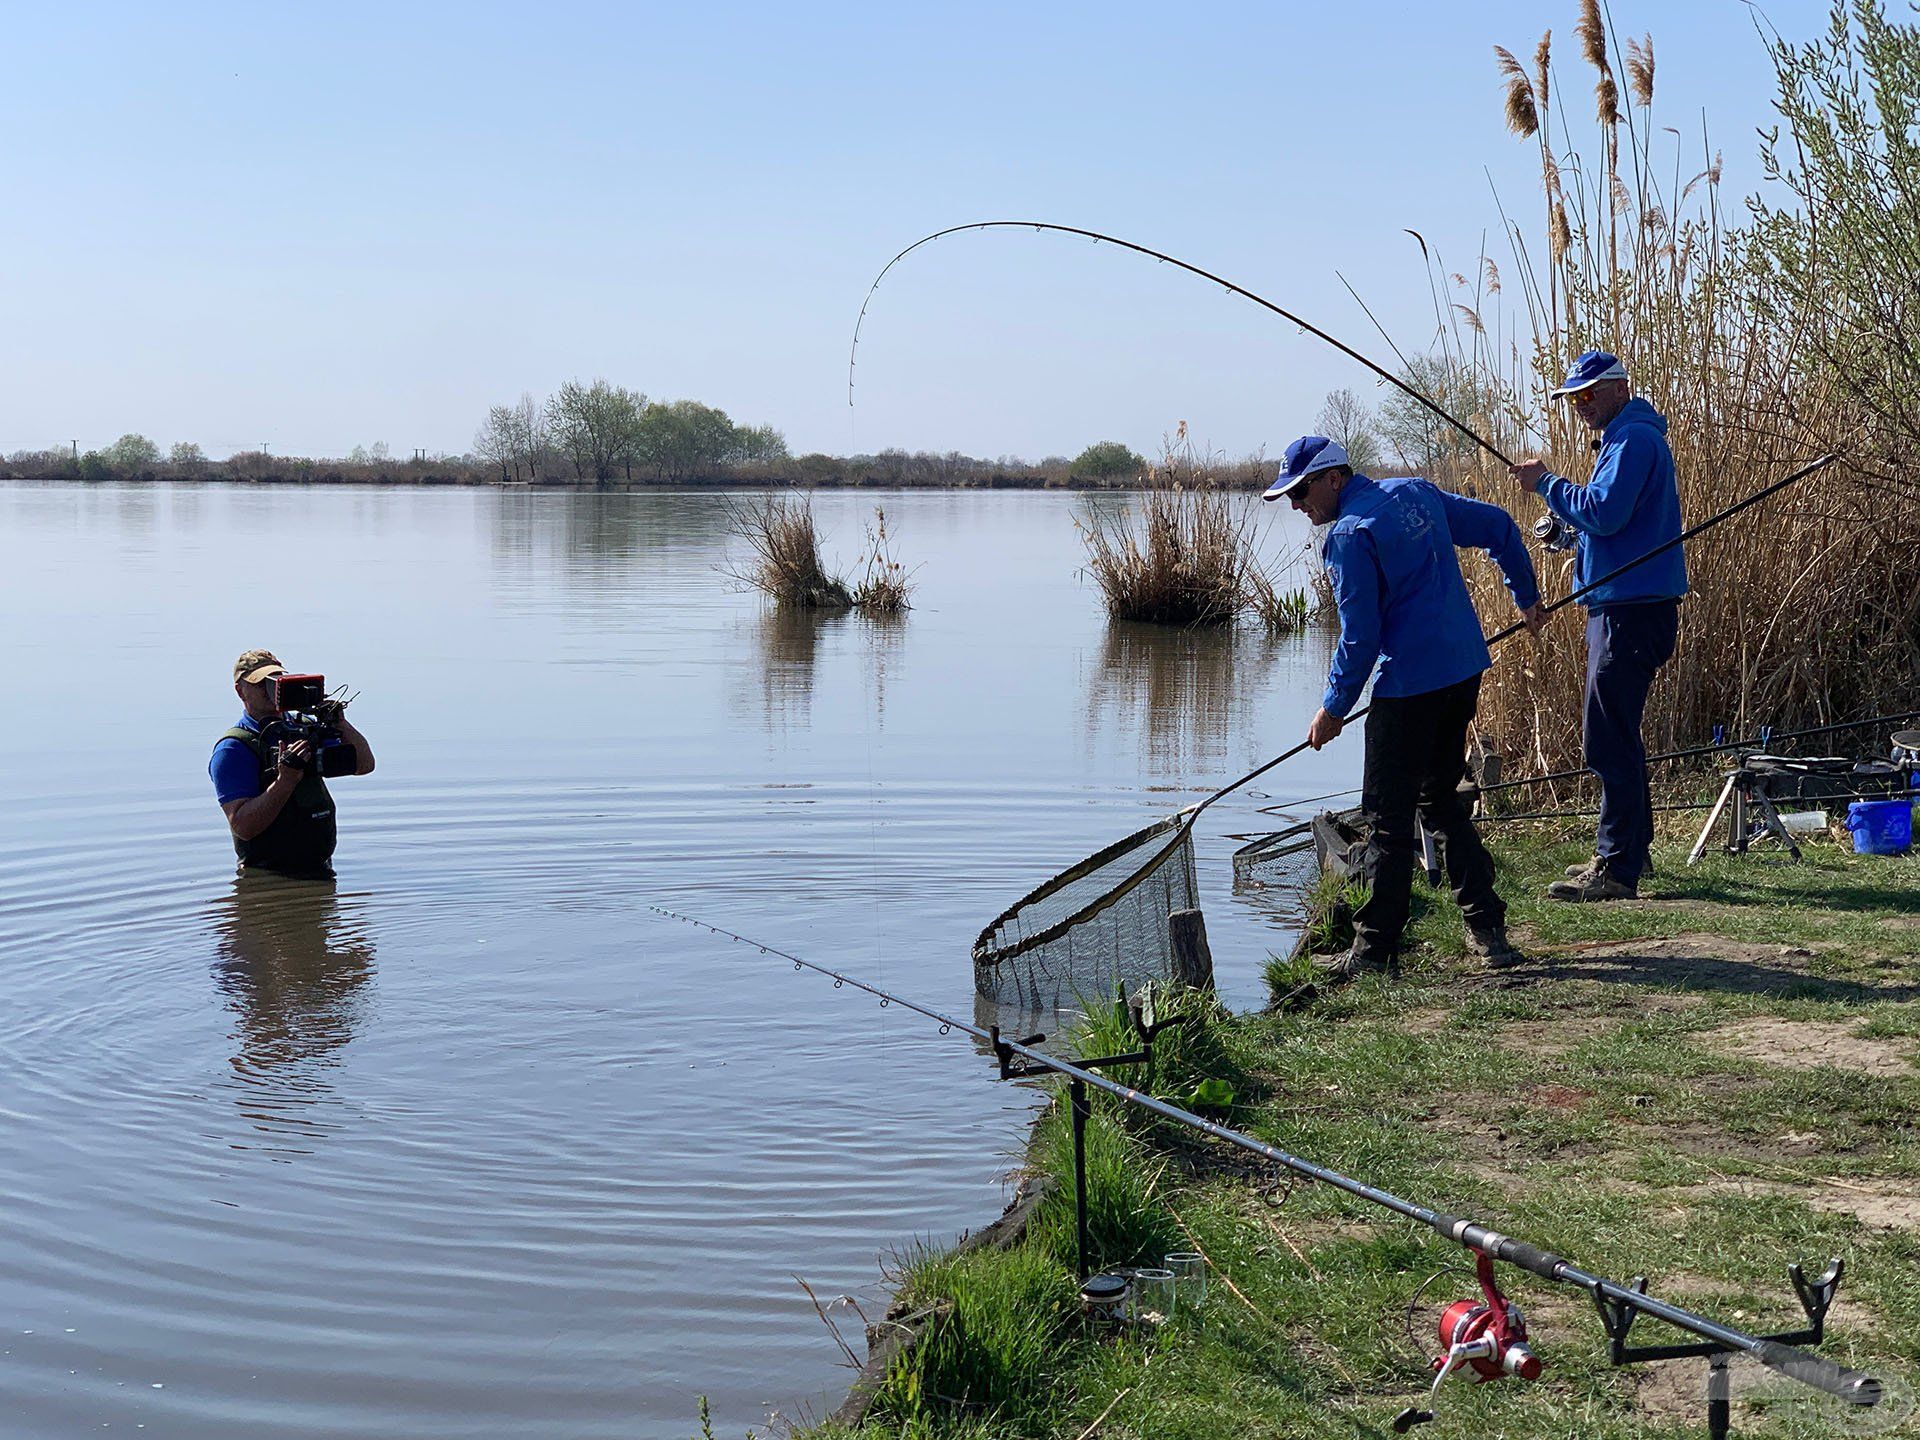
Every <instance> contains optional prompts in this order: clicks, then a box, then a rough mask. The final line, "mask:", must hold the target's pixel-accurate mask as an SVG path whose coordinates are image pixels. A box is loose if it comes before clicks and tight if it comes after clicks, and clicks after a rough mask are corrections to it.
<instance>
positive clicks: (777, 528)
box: [723, 491, 853, 610]
mask: <svg viewBox="0 0 1920 1440" xmlns="http://www.w3.org/2000/svg"><path fill="white" fill-rule="evenodd" d="M727 534H728V535H729V536H730V537H732V538H733V539H734V540H736V541H738V542H739V544H740V545H741V547H742V549H743V550H744V552H745V553H744V554H743V555H736V556H733V557H730V558H729V559H728V561H727V563H726V565H725V566H724V567H723V568H724V569H725V573H727V574H729V575H731V576H732V577H733V578H734V579H736V580H738V581H740V582H741V583H742V584H745V585H748V586H750V587H752V588H753V589H755V590H758V591H759V592H760V593H761V594H762V595H765V596H766V597H767V598H768V599H770V600H772V601H773V602H774V603H775V604H776V605H791V606H794V607H795V608H797V609H802V610H845V609H849V608H851V606H852V605H853V591H852V590H851V589H849V588H848V586H847V582H846V580H845V578H844V577H842V576H840V575H836V574H834V573H832V572H831V571H829V570H828V569H827V567H826V562H825V561H824V560H823V559H822V557H821V554H820V535H819V532H818V530H816V529H815V527H814V523H813V502H812V500H811V499H809V498H808V497H807V496H805V495H801V494H795V493H793V492H791V491H787V492H775V493H773V494H769V495H757V496H753V497H751V498H747V499H739V500H729V501H728V503H727Z"/></svg>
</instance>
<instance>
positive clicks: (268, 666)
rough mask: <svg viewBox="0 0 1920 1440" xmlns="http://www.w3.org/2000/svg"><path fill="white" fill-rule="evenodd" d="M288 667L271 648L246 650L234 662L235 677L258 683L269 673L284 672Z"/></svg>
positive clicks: (249, 682) (250, 682)
mask: <svg viewBox="0 0 1920 1440" xmlns="http://www.w3.org/2000/svg"><path fill="white" fill-rule="evenodd" d="M286 668H287V667H286V666H284V665H282V664H281V663H280V661H279V659H278V658H277V657H276V656H275V655H274V653H273V652H272V651H271V650H245V651H242V652H241V654H240V658H239V659H238V660H236V661H234V662H233V678H234V679H236V680H244V681H246V682H247V684H249V685H257V684H259V683H260V682H261V681H262V680H265V679H266V678H267V677H268V676H269V675H281V674H284V673H285V672H286Z"/></svg>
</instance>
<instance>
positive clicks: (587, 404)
mask: <svg viewBox="0 0 1920 1440" xmlns="http://www.w3.org/2000/svg"><path fill="white" fill-rule="evenodd" d="M1153 468H1154V467H1153V466H1152V465H1151V464H1149V462H1148V461H1147V460H1145V459H1144V458H1142V457H1141V456H1140V455H1138V454H1136V453H1135V452H1134V451H1133V450H1131V449H1129V448H1128V447H1127V446H1126V445H1124V444H1122V443H1120V442H1119V441H1117V440H1102V441H1098V442H1096V443H1094V444H1092V445H1089V446H1087V447H1086V449H1084V450H1082V451H1081V452H1080V454H1079V455H1077V456H1075V457H1073V458H1072V459H1069V458H1067V457H1066V456H1063V455H1050V456H1047V457H1045V458H1043V459H1041V460H1038V461H1027V460H1021V459H1018V458H1015V457H1013V456H1007V455H1003V456H1000V457H998V458H996V459H983V458H979V457H976V456H971V455H964V454H962V453H961V452H959V451H957V450H949V451H945V452H937V451H928V450H914V451H908V450H903V449H887V450H882V451H880V452H878V453H877V454H863V455H826V454H820V453H813V454H804V455H794V454H792V453H791V452H790V451H789V449H788V447H787V442H786V438H785V437H784V436H783V435H781V433H780V432H779V431H778V430H776V429H774V428H773V427H772V426H771V425H738V424H736V423H734V421H733V420H732V419H731V418H730V417H729V416H728V415H727V413H726V412H725V411H724V410H719V409H716V408H715V407H713V406H711V405H703V404H700V403H699V402H698V401H694V400H671V401H667V400H649V399H648V398H647V397H646V396H645V395H643V394H640V393H639V392H637V391H633V390H628V389H625V388H623V387H620V386H617V385H612V384H609V383H608V382H607V381H605V380H595V381H593V382H592V383H590V384H588V383H583V382H581V381H577V380H570V381H568V382H567V383H566V384H564V385H562V386H561V387H560V388H559V390H557V391H556V392H555V393H554V394H553V395H552V396H551V397H549V398H548V399H546V400H540V399H538V398H536V397H535V396H533V395H531V394H523V395H522V396H521V397H520V398H519V399H518V400H517V401H514V402H513V403H511V404H506V405H495V406H493V407H492V408H491V409H489V410H488V412H487V417H486V420H485V421H484V422H483V423H482V424H481V426H480V429H479V431H478V433H477V434H476V435H475V436H474V442H473V449H472V451H471V452H469V453H467V454H464V455H446V454H428V453H426V452H424V451H416V452H414V453H413V454H412V455H411V456H410V457H409V458H406V459H398V458H396V457H395V456H394V455H393V454H392V452H391V451H390V449H389V448H388V446H387V445H386V444H385V443H384V442H380V441H375V442H373V443H372V444H367V445H356V446H354V447H353V449H352V450H351V451H349V452H348V453H347V454H346V455H344V456H341V457H338V458H327V457H317V456H298V455H274V454H269V453H268V452H267V451H266V450H264V449H258V450H243V451H240V452H238V453H236V454H233V455H230V456H228V457H227V458H226V459H224V460H212V459H209V458H208V457H207V454H206V452H205V451H204V450H203V449H202V448H201V447H200V446H198V445H196V444H194V443H193V442H191V441H181V442H180V443H179V444H176V445H174V446H172V447H171V448H170V449H167V450H162V449H161V447H160V446H159V445H157V444H155V443H154V442H153V441H152V440H150V439H148V438H147V437H146V436H144V435H138V434H127V435H122V436H121V437H120V438H119V439H118V440H116V441H114V442H113V444H111V445H108V446H106V447H104V448H102V449H99V450H85V451H82V450H79V449H78V448H77V447H71V448H56V449H49V450H16V451H14V452H13V453H12V454H10V455H7V456H6V457H5V458H4V461H0V478H9V479H31V480H78V481H151V480H230V481H248V482H259V483H290V484H400V485H435V484H439V485H486V484H495V485H498V484H516V485H569V486H581V485H590V486H593V487H595V488H619V487H625V486H629V485H780V484H786V485H802V486H817V487H839V486H865V487H874V488H889V489H890V488H915V487H927V488H947V487H951V488H978V489H1041V488H1049V489H1124V488H1127V487H1130V486H1133V485H1137V484H1139V483H1141V481H1142V480H1143V479H1145V478H1146V477H1147V476H1148V475H1149V474H1150V473H1151V472H1152V470H1153ZM1271 469H1272V465H1271V464H1270V463H1268V462H1264V461H1262V460H1260V459H1259V458H1258V457H1249V458H1248V459H1246V460H1244V461H1241V462H1238V463H1234V464H1224V465H1220V466H1218V467H1217V468H1216V473H1217V474H1218V475H1219V476H1220V477H1221V478H1223V479H1225V480H1226V482H1227V483H1229V484H1230V485H1232V486H1234V487H1235V488H1241V489H1257V488H1259V487H1260V486H1261V485H1263V484H1265V483H1266V481H1267V480H1268V479H1270V478H1271V476H1270V474H1268V472H1269V471H1271Z"/></svg>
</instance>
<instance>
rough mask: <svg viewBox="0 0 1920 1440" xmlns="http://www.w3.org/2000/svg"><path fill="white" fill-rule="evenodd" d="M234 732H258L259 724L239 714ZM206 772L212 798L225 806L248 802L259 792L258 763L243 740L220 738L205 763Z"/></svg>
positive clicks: (248, 716)
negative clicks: (240, 801)
mask: <svg viewBox="0 0 1920 1440" xmlns="http://www.w3.org/2000/svg"><path fill="white" fill-rule="evenodd" d="M234 729H236V730H251V731H252V732H253V733H254V734H256V735H258V734H259V733H260V722H259V721H258V720H256V719H254V718H253V717H252V716H251V715H247V714H242V715H241V717H240V718H239V720H237V721H236V722H235V723H234ZM207 773H208V774H209V775H211V776H212V777H213V796H214V799H216V800H218V801H219V802H220V804H221V805H222V806H223V807H224V806H227V805H231V804H232V803H233V802H234V801H235V800H251V799H252V798H253V797H254V796H256V795H258V794H259V793H260V791H261V789H262V786H261V784H260V762H259V761H258V760H256V759H254V756H253V751H252V750H250V749H248V748H247V743H246V742H245V741H244V740H235V739H232V738H231V737H229V738H227V739H223V740H221V741H220V743H219V744H217V745H215V746H214V747H213V758H212V759H211V760H209V761H208V762H207Z"/></svg>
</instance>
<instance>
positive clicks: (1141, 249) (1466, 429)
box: [847, 220, 1513, 468]
mask: <svg viewBox="0 0 1920 1440" xmlns="http://www.w3.org/2000/svg"><path fill="white" fill-rule="evenodd" d="M969 230H1033V231H1037V232H1040V233H1043V234H1045V233H1051V234H1055V235H1078V236H1080V237H1081V238H1082V239H1085V240H1091V241H1093V242H1094V243H1095V244H1097V245H1112V246H1114V247H1115V248H1117V249H1120V250H1131V251H1132V252H1133V253H1134V254H1136V255H1145V256H1146V257H1147V258H1148V259H1150V260H1158V261H1159V262H1160V263H1161V264H1162V265H1172V266H1174V267H1175V268H1177V269H1180V270H1184V271H1186V272H1187V273H1188V274H1189V275H1198V276H1199V277H1200V278H1201V279H1202V280H1206V281H1209V282H1211V283H1212V284H1215V285H1218V286H1219V287H1220V288H1221V289H1223V290H1225V291H1227V292H1228V293H1229V294H1232V295H1238V296H1239V297H1240V298H1241V299H1243V300H1251V301H1252V302H1253V303H1254V304H1256V305H1258V306H1260V307H1261V308H1262V309H1264V310H1270V311H1272V312H1273V313H1274V314H1275V315H1278V316H1279V317H1280V318H1281V319H1282V320H1287V321H1291V322H1292V323H1293V324H1295V325H1297V326H1299V327H1300V328H1301V329H1302V330H1304V331H1306V332H1307V334H1309V335H1311V336H1313V337H1314V338H1315V339H1316V340H1324V341H1325V342H1326V343H1327V344H1329V345H1331V346H1333V348H1334V349H1336V350H1338V351H1339V352H1340V353H1341V354H1342V355H1345V356H1346V357H1348V358H1349V359H1351V360H1357V361H1359V362H1360V363H1361V364H1362V365H1364V366H1366V367H1367V369H1369V370H1371V371H1372V372H1373V373H1374V374H1375V375H1378V376H1379V377H1380V378H1381V379H1382V380H1384V381H1386V382H1387V384H1389V385H1391V386H1393V387H1394V388H1395V389H1397V390H1399V391H1401V392H1402V393H1404V394H1405V395H1407V396H1408V397H1409V398H1410V399H1413V400H1416V401H1418V402H1419V403H1420V404H1421V405H1423V406H1425V407H1426V408H1427V409H1429V410H1431V411H1432V412H1433V413H1434V414H1435V415H1438V416H1439V417H1440V418H1441V419H1442V420H1444V421H1446V422H1447V424H1449V425H1451V426H1452V427H1453V428H1454V429H1456V430H1458V431H1459V432H1460V433H1461V434H1462V435H1464V436H1466V437H1467V439H1469V440H1471V441H1472V442H1473V443H1474V444H1475V445H1478V446H1479V447H1480V448H1481V449H1482V450H1484V451H1486V452H1487V453H1488V454H1489V455H1491V456H1492V457H1493V458H1494V459H1496V460H1498V461H1499V462H1500V463H1501V464H1502V465H1505V466H1507V467H1509V468H1511V467H1512V465H1513V461H1511V460H1510V459H1508V458H1507V457H1506V456H1505V455H1504V454H1502V453H1501V451H1500V449H1499V447H1498V446H1496V445H1495V444H1494V443H1493V442H1492V441H1491V440H1489V439H1487V438H1486V437H1485V436H1484V435H1481V434H1480V433H1479V432H1478V431H1476V430H1474V429H1473V428H1472V427H1471V426H1469V425H1467V424H1466V422H1465V421H1462V420H1459V419H1456V418H1455V417H1454V416H1452V415H1451V414H1449V413H1448V412H1447V411H1446V410H1444V409H1442V408H1441V406H1440V404H1439V403H1438V402H1437V401H1435V400H1434V399H1432V398H1431V397H1430V396H1427V395H1424V394H1422V393H1421V392H1420V391H1419V390H1418V389H1416V388H1415V387H1414V386H1412V385H1409V384H1408V383H1407V382H1406V381H1405V380H1402V379H1401V378H1400V377H1399V376H1398V375H1395V374H1394V373H1393V372H1392V371H1390V370H1388V369H1386V368H1385V367H1384V366H1382V365H1380V364H1378V363H1376V362H1375V361H1373V360H1370V359H1368V358H1367V357H1366V356H1365V355H1362V354H1361V353H1360V352H1359V351H1358V350H1356V349H1354V348H1353V347H1352V346H1351V345H1348V344H1347V343H1346V342H1345V341H1342V340H1338V339H1335V338H1334V337H1333V336H1332V335H1329V334H1328V333H1327V332H1326V331H1325V330H1322V329H1321V328H1320V327H1319V326H1318V325H1315V324H1314V323H1313V322H1312V321H1310V320H1304V319H1302V318H1301V317H1300V316H1298V315H1296V314H1294V313H1293V311H1291V310H1288V309H1285V308H1283V307H1282V306H1279V305H1276V304H1274V303H1273V301H1271V300H1269V299H1267V298H1266V297H1265V296H1264V295H1256V294H1255V293H1254V292H1253V291H1251V290H1249V289H1247V287H1246V286H1244V285H1236V284H1234V282H1233V281H1231V280H1228V279H1226V278H1225V277H1223V276H1220V275H1216V274H1214V273H1213V272H1212V271H1211V270H1203V269H1201V268H1200V267H1199V266H1198V265H1192V264H1189V263H1188V262H1187V261H1185V260H1181V259H1178V258H1177V257H1175V256H1172V255H1168V254H1166V253H1165V252H1164V251H1160V250H1154V249H1152V248H1150V247H1148V246H1145V245H1139V244H1136V243H1135V242H1133V241H1132V240H1122V239H1121V238H1120V237H1119V236H1117V235H1105V234H1102V233H1101V232H1100V231H1098V230H1084V229H1082V228H1081V227H1080V226H1078V225H1056V224H1053V223H1052V222H1050V221H1046V220H975V221H973V222H972V223H971V224H967V225H949V226H948V227H947V228H946V229H944V230H936V231H934V232H933V233H932V234H931V235H923V236H921V237H920V238H919V239H918V240H916V241H914V242H913V244H911V245H909V246H907V248H906V249H904V250H902V251H901V252H900V253H899V254H898V255H896V256H894V257H893V259H891V260H889V261H888V262H887V263H886V264H885V265H884V266H882V267H881V270H880V273H879V274H878V275H876V276H874V278H873V284H871V285H869V286H868V287H867V298H866V299H865V300H863V301H861V302H860V316H859V318H858V319H857V320H855V321H854V322H853V345H852V346H851V347H850V348H849V350H848V351H847V405H848V406H849V408H851V406H852V405H853V367H854V363H855V361H856V360H857V359H858V358H859V353H860V330H861V327H862V326H864V325H865V324H866V323H867V307H868V306H870V305H872V304H873V297H874V293H875V292H876V291H878V290H879V288H880V282H881V281H882V280H885V279H886V278H887V275H888V273H889V272H890V271H891V270H892V269H893V267H894V266H896V265H898V264H899V263H900V262H901V261H902V260H904V259H906V258H907V256H909V255H911V254H912V253H913V252H914V251H916V250H918V249H919V248H920V247H921V246H923V245H931V244H932V243H933V242H934V241H936V240H939V239H942V238H944V237H946V236H948V235H959V234H963V233H965V232H966V231H969ZM1376 323H1377V322H1376Z"/></svg>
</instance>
